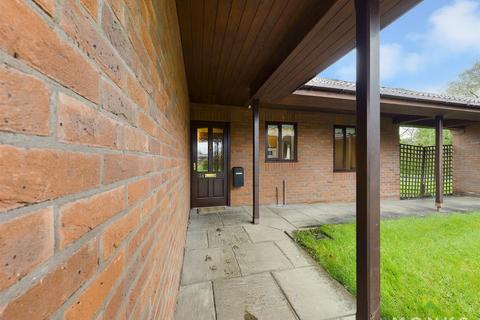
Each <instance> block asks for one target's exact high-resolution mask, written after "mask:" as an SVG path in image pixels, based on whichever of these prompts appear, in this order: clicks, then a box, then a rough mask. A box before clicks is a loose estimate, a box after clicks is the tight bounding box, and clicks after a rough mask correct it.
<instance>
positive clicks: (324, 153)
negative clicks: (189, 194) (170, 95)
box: [191, 104, 400, 205]
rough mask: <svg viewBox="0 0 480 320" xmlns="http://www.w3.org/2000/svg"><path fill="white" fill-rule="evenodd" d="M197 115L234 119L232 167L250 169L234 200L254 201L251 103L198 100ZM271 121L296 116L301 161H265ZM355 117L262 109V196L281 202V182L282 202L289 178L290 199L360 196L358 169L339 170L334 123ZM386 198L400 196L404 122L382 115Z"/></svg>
mask: <svg viewBox="0 0 480 320" xmlns="http://www.w3.org/2000/svg"><path fill="white" fill-rule="evenodd" d="M191 118H192V120H211V121H226V122H230V126H231V129H230V131H231V133H230V134H231V166H232V167H234V166H240V167H244V168H245V174H246V176H245V186H244V187H241V188H232V190H231V203H232V205H245V204H250V203H251V201H252V200H251V199H252V198H251V183H252V175H251V172H252V145H251V143H252V141H251V140H252V126H251V111H250V110H248V109H247V108H239V107H221V106H206V105H195V104H193V105H192V107H191ZM265 120H267V121H292V122H296V123H297V126H298V162H296V163H265V160H264V159H265V145H264V142H265ZM354 123H355V118H354V117H353V116H349V115H335V114H327V113H318V112H293V111H285V110H272V109H261V110H260V201H261V203H262V204H274V203H275V202H276V192H275V187H278V190H279V202H280V203H281V202H282V184H283V180H284V179H286V180H287V203H313V202H335V201H354V200H355V173H351V172H347V173H341V172H333V132H332V130H333V126H334V125H352V124H354ZM381 135H382V136H381V161H382V167H381V170H382V178H381V179H382V180H381V182H382V197H383V198H394V199H398V198H399V196H400V165H399V161H400V155H399V135H398V127H397V126H394V125H393V124H392V121H391V119H388V118H384V119H382V127H381Z"/></svg>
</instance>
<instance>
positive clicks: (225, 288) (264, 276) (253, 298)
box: [213, 273, 296, 320]
mask: <svg viewBox="0 0 480 320" xmlns="http://www.w3.org/2000/svg"><path fill="white" fill-rule="evenodd" d="M213 287H214V291H215V301H216V307H217V320H234V319H235V320H236V319H238V320H243V319H246V320H253V319H259V320H260V319H261V320H294V319H296V317H295V315H294V313H293V312H292V310H291V309H290V307H289V305H288V302H287V299H286V298H285V296H284V295H283V294H282V292H281V291H280V289H279V288H278V286H277V284H276V283H275V280H274V279H273V278H272V276H271V274H270V273H261V274H256V275H252V276H248V277H241V278H235V279H229V280H216V281H214V282H213Z"/></svg>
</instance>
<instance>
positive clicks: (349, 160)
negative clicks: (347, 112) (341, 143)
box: [345, 128, 356, 170]
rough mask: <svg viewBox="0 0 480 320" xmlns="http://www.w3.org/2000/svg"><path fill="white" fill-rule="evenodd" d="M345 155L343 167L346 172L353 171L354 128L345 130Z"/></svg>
mask: <svg viewBox="0 0 480 320" xmlns="http://www.w3.org/2000/svg"><path fill="white" fill-rule="evenodd" d="M345 143H346V148H345V150H346V155H345V162H346V163H345V166H346V168H345V169H346V170H354V169H355V167H356V158H355V156H356V153H355V143H356V141H355V128H347V129H346V141H345Z"/></svg>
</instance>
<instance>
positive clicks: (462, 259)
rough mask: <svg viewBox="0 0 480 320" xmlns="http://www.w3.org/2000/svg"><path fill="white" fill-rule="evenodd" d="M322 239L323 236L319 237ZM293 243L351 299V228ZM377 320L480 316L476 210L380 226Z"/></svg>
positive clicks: (330, 228) (308, 234)
mask: <svg viewBox="0 0 480 320" xmlns="http://www.w3.org/2000/svg"><path fill="white" fill-rule="evenodd" d="M324 235H326V236H324ZM296 240H297V241H298V242H299V243H300V244H301V245H302V246H303V247H304V248H306V249H307V251H309V252H310V254H312V256H313V257H314V258H315V259H316V260H317V261H318V262H319V263H320V264H321V265H322V266H323V267H324V268H325V269H326V270H327V271H328V272H329V273H330V274H331V275H332V276H333V278H335V279H336V280H338V281H339V282H340V283H342V284H343V285H344V286H345V287H346V288H347V290H348V291H350V292H351V293H352V294H354V295H355V292H356V285H355V224H340V225H325V226H322V227H320V228H318V229H313V230H307V231H300V232H297V233H296ZM381 270H382V273H381V279H382V283H381V296H382V317H383V318H385V319H392V318H394V317H397V318H398V317H406V318H407V317H410V318H411V317H422V318H427V317H442V318H443V317H449V318H450V317H456V318H459V317H468V318H469V319H479V318H480V212H476V213H471V214H452V215H445V216H435V215H432V216H428V217H409V218H401V219H396V220H383V221H382V223H381Z"/></svg>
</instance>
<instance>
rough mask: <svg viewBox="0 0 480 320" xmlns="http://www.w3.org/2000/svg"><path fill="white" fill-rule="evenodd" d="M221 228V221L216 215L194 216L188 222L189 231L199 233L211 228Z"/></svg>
mask: <svg viewBox="0 0 480 320" xmlns="http://www.w3.org/2000/svg"><path fill="white" fill-rule="evenodd" d="M218 227H223V223H222V220H221V219H220V216H219V215H218V214H208V215H198V214H197V215H194V216H191V217H190V220H189V221H188V230H189V231H200V230H207V229H211V228H218Z"/></svg>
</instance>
